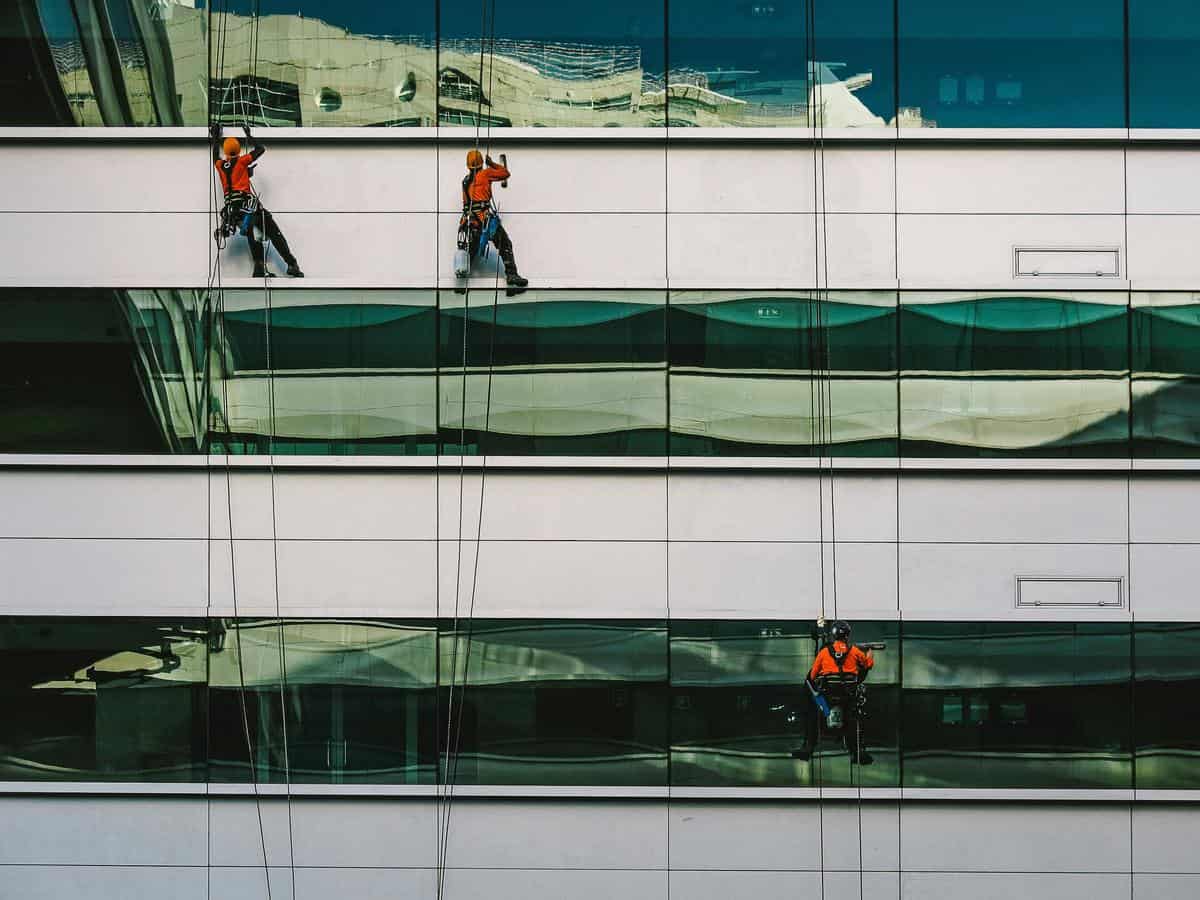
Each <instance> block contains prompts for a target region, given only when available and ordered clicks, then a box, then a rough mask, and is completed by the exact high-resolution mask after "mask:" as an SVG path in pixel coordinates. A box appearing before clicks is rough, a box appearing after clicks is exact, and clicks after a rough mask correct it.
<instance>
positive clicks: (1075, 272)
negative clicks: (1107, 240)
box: [1013, 247, 1121, 278]
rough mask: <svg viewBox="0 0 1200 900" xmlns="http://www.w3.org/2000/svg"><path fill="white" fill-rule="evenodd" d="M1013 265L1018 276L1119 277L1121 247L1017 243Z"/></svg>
mask: <svg viewBox="0 0 1200 900" xmlns="http://www.w3.org/2000/svg"><path fill="white" fill-rule="evenodd" d="M1013 266H1014V268H1013V272H1014V274H1015V275H1016V277H1018V278H1039V277H1042V278H1063V277H1074V278H1117V277H1119V276H1120V274H1121V251H1120V249H1118V248H1117V247H1099V248H1090V249H1067V248H1053V247H1017V248H1016V249H1015V250H1014V251H1013Z"/></svg>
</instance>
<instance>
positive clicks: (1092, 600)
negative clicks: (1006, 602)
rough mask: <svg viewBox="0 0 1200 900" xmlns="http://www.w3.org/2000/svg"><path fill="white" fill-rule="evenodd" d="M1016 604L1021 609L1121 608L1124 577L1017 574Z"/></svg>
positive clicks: (1123, 599) (1123, 594) (1123, 596)
mask: <svg viewBox="0 0 1200 900" xmlns="http://www.w3.org/2000/svg"><path fill="white" fill-rule="evenodd" d="M1017 606H1018V607H1019V608H1021V609H1029V608H1035V607H1064V606H1084V607H1087V606H1091V607H1101V606H1102V607H1105V608H1108V609H1123V608H1124V606H1125V591H1124V579H1122V578H1120V577H1117V578H1090V577H1081V578H1066V577H1063V576H1060V575H1059V576H1040V575H1018V576H1017Z"/></svg>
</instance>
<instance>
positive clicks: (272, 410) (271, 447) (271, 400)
mask: <svg viewBox="0 0 1200 900" xmlns="http://www.w3.org/2000/svg"><path fill="white" fill-rule="evenodd" d="M261 24H262V8H261V0H254V27H253V31H252V32H251V35H252V37H251V45H250V83H251V84H252V85H253V86H254V90H255V93H256V95H257V97H258V109H259V117H260V119H262V121H264V122H265V121H266V113H265V111H264V107H263V102H262V89H261V88H260V86H259V83H258V51H259V46H260V45H259V35H260V29H261ZM243 124H244V125H245V126H246V130H247V133H248V132H249V121H248V120H246V121H243ZM250 193H251V194H252V195H253V196H254V197H255V198H256V199H257V200H258V210H257V212H258V218H259V223H260V226H261V231H262V234H261V235H260V242H261V243H260V246H261V248H262V259H263V278H262V283H263V299H264V300H265V309H264V319H263V336H264V341H265V343H266V366H267V417H268V418H267V421H268V423H269V432H268V436H267V467H268V476H269V478H270V485H271V564H272V570H273V572H272V574H273V580H274V588H275V590H274V594H275V623H276V629H277V631H276V636H277V637H278V640H279V645H278V647H279V727H280V737H281V738H282V739H283V778H284V792H285V797H286V801H287V823H288V874H289V877H290V879H291V888H292V893H291V897H292V900H295V897H296V841H295V822H294V814H293V809H292V766H291V748H290V745H289V741H288V725H287V718H288V717H287V696H288V684H287V633H286V629H285V628H284V624H283V611H282V608H281V603H280V596H279V516H278V512H277V503H276V484H275V435H276V431H277V428H276V422H277V419H276V405H275V404H276V399H275V367H274V362H273V359H272V354H271V348H272V343H273V336H272V333H271V326H272V324H273V323H272V319H273V317H274V307H273V305H272V299H273V298H272V294H271V282H270V271H269V269H268V267H267V253H268V250H269V248H270V247H271V246H272V244H271V241H270V237H269V235H268V233H267V207H266V203H265V202H264V200H263V198H262V195H261V194H260V193H259V192H258V191H257V190H255V188H254V183H253V181H251V183H250ZM251 227H252V228H253V225H251Z"/></svg>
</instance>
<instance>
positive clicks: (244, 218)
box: [210, 123, 304, 278]
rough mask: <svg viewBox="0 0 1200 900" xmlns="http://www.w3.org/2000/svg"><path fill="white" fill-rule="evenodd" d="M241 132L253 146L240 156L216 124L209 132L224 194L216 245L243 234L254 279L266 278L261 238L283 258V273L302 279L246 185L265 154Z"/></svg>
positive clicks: (233, 142)
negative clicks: (284, 265)
mask: <svg viewBox="0 0 1200 900" xmlns="http://www.w3.org/2000/svg"><path fill="white" fill-rule="evenodd" d="M242 131H243V132H245V134H246V143H247V144H250V145H252V147H253V149H252V150H251V151H250V152H249V153H242V143H241V141H239V140H238V139H237V138H234V137H230V138H225V140H224V141H222V140H221V126H220V125H218V124H216V123H213V126H212V131H211V132H210V136H211V137H212V151H213V165H214V166H215V167H216V170H217V178H218V179H220V182H221V190H222V191H223V192H224V194H225V205H224V207H223V208H222V209H221V226H220V227H219V228H218V229H217V233H216V235H215V237H216V239H217V245H218V247H219V248H224V241H225V239H226V238H230V237H233V235H235V234H243V235H245V236H246V240H247V241H248V242H249V243H250V256H251V258H252V259H253V260H254V277H255V278H270V277H272V273H271V272H270V271H269V270H268V269H267V262H266V250H265V248H264V247H263V236H264V235H265V236H266V239H267V240H268V241H270V242H271V244H272V246H274V247H275V249H276V250H277V251H278V253H279V255H280V256H281V257H283V261H284V262H285V263H286V264H287V273H288V274H289V275H290V276H292V277H293V278H303V277H304V273H303V272H301V271H300V264H299V263H298V262H296V257H295V256H294V255H293V254H292V250H291V248H290V247H289V246H288V242H287V238H285V237H284V236H283V232H282V231H280V230H279V226H278V225H276V224H275V217H274V216H272V215H271V213H270V212H268V210H267V208H266V207H265V206H263V205H262V204H261V203H259V199H258V195H257V194H256V193H255V192H254V188H253V187H251V186H250V178H251V176H252V175H254V165H255V163H257V162H258V160H259V158H260V157H261V156H262V155H263V154H264V153H266V152H267V148H266V147H264V146H263V145H262V144H260V143H259V142H258V141H256V140H255V139H254V138H253V137H252V136H251V134H250V127H249V126H243V127H242Z"/></svg>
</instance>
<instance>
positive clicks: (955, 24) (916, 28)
mask: <svg viewBox="0 0 1200 900" xmlns="http://www.w3.org/2000/svg"><path fill="white" fill-rule="evenodd" d="M1124 17H1125V5H1124V0H1056V2H1054V3H1044V2H1040V0H1011V2H1008V3H962V2H959V0H900V5H899V28H900V34H899V58H900V65H899V68H900V106H901V107H903V108H906V109H910V110H920V114H919V116H916V115H913V116H912V117H911V118H910V119H909V121H906V122H904V124H913V125H917V124H921V125H925V126H929V125H937V126H940V127H942V128H979V127H986V128H1123V127H1125V74H1124V69H1125V67H1124V59H1125V47H1124V38H1125V26H1124Z"/></svg>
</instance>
